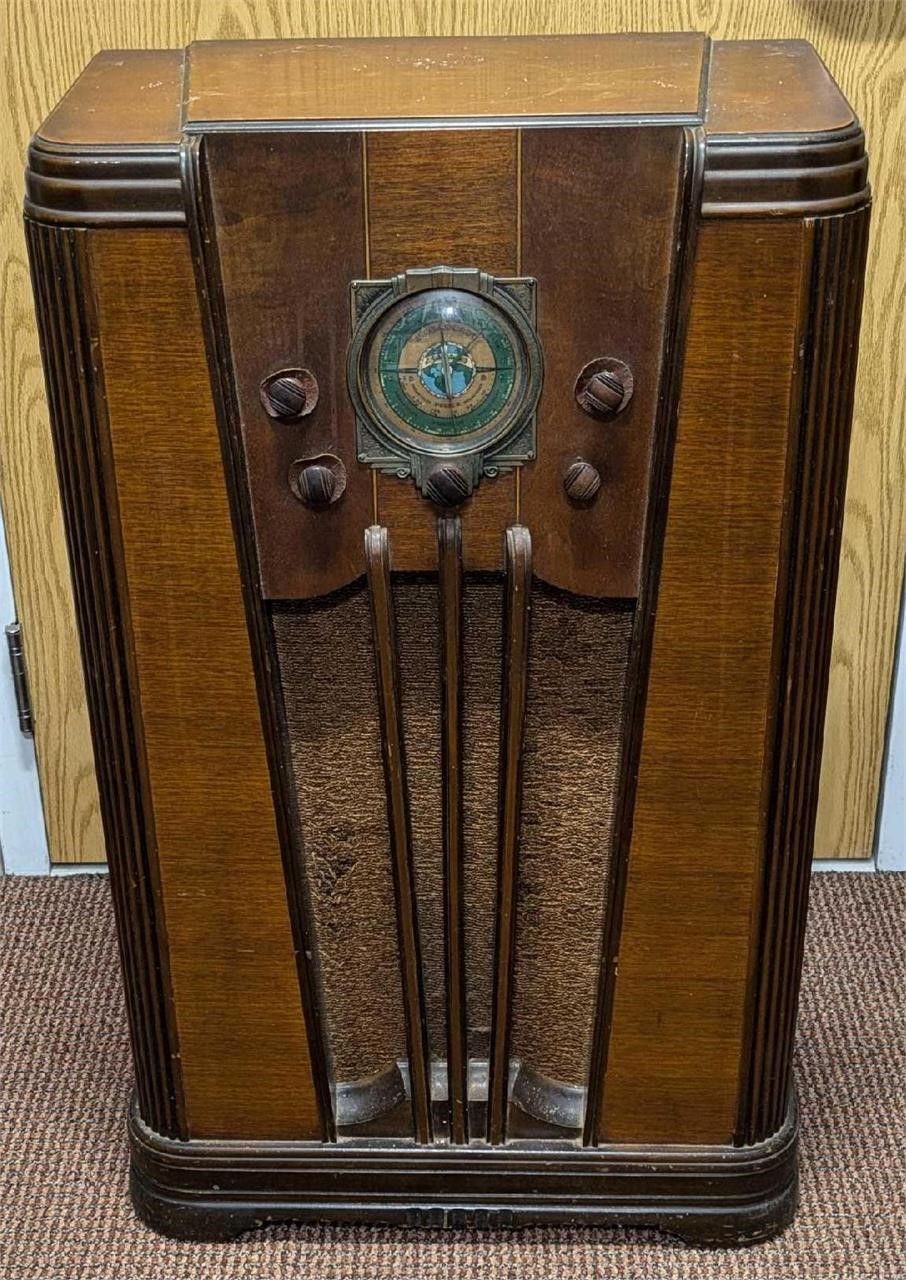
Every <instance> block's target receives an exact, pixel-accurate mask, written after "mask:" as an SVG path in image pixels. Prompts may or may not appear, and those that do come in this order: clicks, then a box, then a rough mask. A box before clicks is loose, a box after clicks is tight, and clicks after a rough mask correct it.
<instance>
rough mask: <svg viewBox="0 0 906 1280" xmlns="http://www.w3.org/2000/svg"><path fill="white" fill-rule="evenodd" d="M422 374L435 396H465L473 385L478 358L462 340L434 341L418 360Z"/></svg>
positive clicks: (423, 382) (421, 377)
mask: <svg viewBox="0 0 906 1280" xmlns="http://www.w3.org/2000/svg"><path fill="white" fill-rule="evenodd" d="M418 376H419V378H420V379H421V384H422V386H423V387H425V388H426V389H427V390H428V391H430V392H431V394H432V395H433V396H438V397H442V398H444V399H447V398H449V397H451V396H461V395H462V394H463V392H465V391H468V389H469V387H470V386H471V383H472V379H473V378H474V376H475V361H474V360H473V359H472V357H471V355H470V354H469V352H468V350H467V348H466V347H464V346H462V344H461V343H459V342H438V343H434V344H433V345H432V346H430V347H428V348H427V350H426V351H425V352H424V353H423V354H422V356H421V359H420V360H419V362H418Z"/></svg>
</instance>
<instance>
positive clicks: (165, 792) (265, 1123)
mask: <svg viewBox="0 0 906 1280" xmlns="http://www.w3.org/2000/svg"><path fill="white" fill-rule="evenodd" d="M89 252H90V260H91V266H92V275H93V280H94V286H95V292H96V299H97V311H98V326H99V332H100V335H101V338H100V353H101V360H102V363H103V370H104V383H105V388H106V399H107V407H108V415H109V421H110V438H111V453H112V459H113V468H114V475H115V484H116V492H117V499H118V503H119V516H120V526H121V533H122V546H123V559H124V567H125V574H126V578H127V581H128V584H129V607H130V614H131V623H132V644H133V650H134V661H135V669H136V675H137V679H138V683H139V687H140V689H141V706H142V721H143V729H144V741H145V750H146V757H147V768H148V790H149V794H150V798H151V803H152V807H153V822H154V829H155V836H156V844H157V855H158V862H159V875H160V891H161V897H162V902H163V914H164V921H165V929H166V933H167V936H168V939H169V953H170V977H171V982H172V990H173V1006H174V1011H175V1017H176V1026H177V1033H178V1039H179V1046H180V1059H181V1063H182V1075H183V1088H184V1094H185V1109H186V1116H187V1128H188V1132H189V1135H190V1136H196V1137H205V1136H207V1137H216V1136H219V1135H226V1134H229V1133H236V1132H243V1133H246V1134H248V1136H250V1137H251V1136H255V1137H259V1138H291V1137H296V1138H304V1137H308V1138H316V1137H319V1136H320V1128H319V1122H318V1115H317V1106H316V1101H315V1094H314V1087H313V1084H312V1075H311V1066H310V1061H309V1054H308V1042H307V1039H306V1033H305V1025H304V1020H303V1013H302V1006H301V997H300V991H299V984H298V978H297V972H296V963H295V957H294V950H293V940H292V934H291V930H290V923H289V913H288V908H287V901H286V889H285V884H284V878H283V866H282V861H281V856H280V849H279V845H278V839H277V833H276V829H275V825H274V811H273V803H272V798H271V785H270V777H269V773H268V767H267V761H266V757H265V751H264V742H263V737H262V730H261V720H260V713H259V709H258V701H257V695H256V692H255V681H254V675H253V671H252V661H251V653H250V649H249V640H248V633H247V630H246V621H245V613H244V608H243V604H242V596H241V588H240V582H239V569H238V565H237V561H236V551H235V545H234V542H233V534H232V529H231V525H230V517H229V511H228V508H227V498H226V491H225V487H224V481H223V469H222V462H221V455H220V444H219V440H218V436H217V428H216V424H215V419H214V411H213V405H212V401H211V394H210V388H209V383H208V376H207V366H206V361H205V356H204V346H203V341H202V333H201V321H200V317H199V313H198V308H197V302H196V295H195V281H194V278H193V273H192V266H191V261H190V257H189V250H188V243H187V239H186V237H185V235H184V234H183V233H182V232H179V231H169V232H167V231H159V232H137V233H136V232H125V231H110V232H96V233H92V237H91V242H90V250H89ZM164 372H165V376H164ZM238 779H241V780H242V785H241V786H239V785H237V780H238Z"/></svg>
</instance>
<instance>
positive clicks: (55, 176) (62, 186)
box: [25, 134, 186, 227]
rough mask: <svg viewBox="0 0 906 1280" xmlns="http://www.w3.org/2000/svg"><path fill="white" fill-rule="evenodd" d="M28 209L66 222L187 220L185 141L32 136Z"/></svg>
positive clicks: (39, 218) (40, 218) (36, 216)
mask: <svg viewBox="0 0 906 1280" xmlns="http://www.w3.org/2000/svg"><path fill="white" fill-rule="evenodd" d="M25 215H26V217H28V218H31V219H32V220H33V221H35V222H47V223H53V224H57V225H64V226H67V225H68V226H86V227H89V226H90V227H109V226H155V227H160V226H184V225H185V222H186V213H185V203H184V195H183V189H182V182H181V180H180V163H179V147H178V146H177V145H173V144H163V143H162V144H156V145H151V144H143V145H135V146H108V145H104V146H101V145H95V146H78V145H76V144H72V143H58V142H47V141H45V139H43V138H42V137H41V136H40V134H36V135H35V137H33V138H32V140H31V143H30V144H29V148H28V166H27V168H26V171H25Z"/></svg>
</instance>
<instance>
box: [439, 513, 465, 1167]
mask: <svg viewBox="0 0 906 1280" xmlns="http://www.w3.org/2000/svg"><path fill="white" fill-rule="evenodd" d="M437 560H438V570H439V582H438V586H439V592H440V634H441V647H442V653H441V688H442V699H443V705H442V712H441V721H442V731H441V755H442V771H443V782H442V796H443V850H444V924H445V938H444V946H445V953H444V954H445V978H446V988H447V1097H448V1098H449V1106H450V1140H451V1142H453V1143H455V1144H456V1145H458V1146H461V1145H462V1144H464V1143H466V1142H468V1140H469V1049H468V1030H467V1025H466V957H465V941H464V934H465V926H464V910H465V907H464V889H465V886H464V884H463V810H462V783H463V778H462V698H463V684H462V678H463V677H462V522H461V520H460V518H459V516H441V517H439V519H438V521H437Z"/></svg>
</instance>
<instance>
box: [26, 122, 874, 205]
mask: <svg viewBox="0 0 906 1280" xmlns="http://www.w3.org/2000/svg"><path fill="white" fill-rule="evenodd" d="M627 123H630V121H629V119H628V117H625V116H622V117H621V116H614V117H608V116H606V115H605V116H588V117H582V118H581V119H578V118H577V119H567V118H564V117H561V116H541V117H537V118H531V119H529V118H521V117H518V118H512V119H509V118H503V117H501V118H495V119H489V118H485V117H464V118H462V119H446V118H445V119H441V120H429V119H425V120H409V119H406V120H394V119H389V120H329V121H319V122H318V123H317V126H315V127H317V128H318V129H319V130H325V129H326V130H334V131H337V130H339V131H356V132H359V131H361V132H368V131H369V130H379V131H388V130H406V131H408V130H419V129H431V130H458V129H514V128H545V127H550V128H562V127H563V126H565V125H577V126H578V125H583V124H584V125H594V126H604V125H607V124H613V125H614V126H617V127H620V126H622V127H625V125H626V124H627ZM631 123H633V124H636V125H638V126H639V127H640V128H644V127H645V126H647V125H663V124H681V125H686V126H687V127H690V128H693V127H696V126H698V125H700V124H701V121H700V120H698V119H696V118H694V117H689V116H651V117H647V116H646V117H643V116H639V117H636V118H633V120H632V121H631ZM312 127H313V126H312V122H310V121H292V120H288V121H268V122H266V123H265V124H261V123H258V122H254V121H252V122H249V121H242V122H236V121H224V122H210V121H209V122H205V123H204V124H203V125H198V126H195V127H193V129H190V130H188V131H187V136H189V135H194V136H197V135H199V134H200V135H204V134H206V133H217V132H227V133H230V132H237V133H249V132H251V133H254V132H259V133H265V132H266V133H269V132H280V131H292V130H298V129H302V128H305V129H309V130H310V129H311V128H312ZM179 155H180V148H179V147H178V146H174V145H173V144H171V143H166V144H165V143H161V144H144V145H132V146H127V145H123V146H112V145H109V144H107V145H99V144H98V145H91V146H89V145H77V144H72V143H67V144H64V143H54V142H47V141H45V140H44V139H43V138H41V137H40V135H37V136H35V137H34V138H33V139H32V141H31V144H30V146H29V150H28V167H27V171H26V200H25V211H26V214H27V216H28V217H30V218H32V219H33V220H35V221H38V222H48V223H56V224H64V225H72V226H125V225H131V226H143V225H147V226H182V225H184V224H185V222H186V211H185V207H184V203H183V193H182V186H181V182H180V159H179ZM867 167H868V162H867V159H866V156H865V145H864V135H863V132H862V129H861V126H860V125H859V124H858V123H854V124H851V125H848V126H847V127H846V128H844V129H837V130H829V131H828V132H827V133H825V134H796V133H789V134H776V135H743V136H740V135H729V134H728V135H720V134H710V135H708V138H707V148H706V164H705V180H704V191H703V202H702V216H703V217H705V218H751V217H765V216H772V217H776V216H781V217H818V216H821V215H829V214H833V213H843V212H846V211H847V210H852V209H856V208H859V207H860V206H861V205H863V204H865V203H866V202H867V201H868V199H869V196H870V190H869V187H868V181H867Z"/></svg>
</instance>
